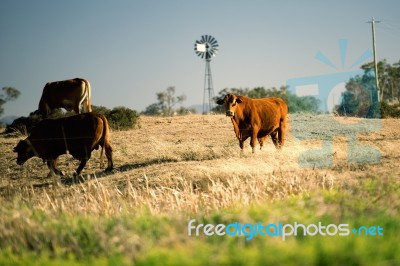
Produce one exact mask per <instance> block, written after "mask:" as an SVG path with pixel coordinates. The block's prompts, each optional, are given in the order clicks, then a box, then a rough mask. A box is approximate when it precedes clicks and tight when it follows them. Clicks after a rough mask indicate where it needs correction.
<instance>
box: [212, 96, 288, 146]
mask: <svg viewBox="0 0 400 266" xmlns="http://www.w3.org/2000/svg"><path fill="white" fill-rule="evenodd" d="M217 104H219V105H224V106H225V111H226V115H227V116H229V117H231V120H232V124H233V129H234V131H235V134H236V137H237V138H238V140H239V146H240V149H241V150H242V151H243V143H244V141H245V140H246V139H247V138H248V137H250V145H251V147H252V149H253V153H254V151H255V146H256V141H257V139H258V141H259V143H260V149H261V148H262V146H263V143H264V141H265V139H266V137H267V136H268V135H271V139H272V141H273V143H274V144H275V147H276V148H277V149H279V148H281V146H283V144H284V142H285V131H286V117H287V113H288V107H287V105H286V103H285V102H284V101H283V100H282V99H279V98H274V97H271V98H260V99H251V98H248V97H245V96H236V95H234V94H227V95H225V97H224V98H223V99H220V100H218V101H217Z"/></svg>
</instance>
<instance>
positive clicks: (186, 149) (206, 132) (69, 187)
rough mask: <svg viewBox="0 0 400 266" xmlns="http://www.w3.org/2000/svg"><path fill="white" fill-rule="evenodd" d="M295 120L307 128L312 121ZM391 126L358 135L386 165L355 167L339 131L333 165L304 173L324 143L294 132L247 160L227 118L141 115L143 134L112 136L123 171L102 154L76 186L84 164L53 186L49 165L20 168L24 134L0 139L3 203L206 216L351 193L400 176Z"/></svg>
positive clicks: (71, 165)
mask: <svg viewBox="0 0 400 266" xmlns="http://www.w3.org/2000/svg"><path fill="white" fill-rule="evenodd" d="M291 119H303V120H304V121H305V123H306V122H307V120H310V121H312V120H313V117H312V116H310V117H309V116H306V117H304V116H303V117H299V116H294V118H293V116H292V117H291ZM289 123H290V121H289ZM383 123H384V125H383V127H382V128H381V129H380V130H379V131H375V132H370V133H366V134H361V135H360V136H359V138H358V139H359V141H360V143H364V144H368V143H369V144H373V145H374V146H375V147H378V148H379V150H380V151H381V154H382V158H381V161H380V162H379V164H352V163H348V162H347V157H346V155H347V149H346V148H347V142H346V140H347V139H346V135H341V136H340V135H339V136H336V137H335V138H333V152H334V156H333V162H334V164H333V166H332V167H331V168H327V169H318V168H315V169H304V168H302V167H301V166H300V165H299V163H298V158H299V155H300V154H301V153H302V152H304V151H306V150H309V149H316V148H320V147H321V140H318V139H308V140H299V139H296V138H294V137H293V135H292V134H291V129H290V126H289V129H288V135H287V141H286V144H285V147H284V148H283V149H282V150H275V148H274V147H273V144H272V142H271V141H270V140H269V141H268V142H267V143H266V144H265V145H264V148H263V150H261V151H259V150H257V151H256V153H255V154H252V153H251V149H250V147H249V146H248V141H247V143H246V148H245V152H244V154H243V155H242V156H241V155H240V152H239V147H238V143H237V140H236V138H235V135H234V133H233V129H232V125H231V123H230V120H229V119H228V118H226V117H225V116H221V115H215V116H201V115H190V116H183V117H172V118H161V117H142V119H141V124H142V127H141V128H140V129H135V130H130V131H113V132H112V145H113V149H114V160H115V169H114V170H113V172H112V173H111V174H104V173H102V171H101V170H100V169H99V157H100V156H99V151H96V152H93V153H92V158H91V159H90V161H89V163H88V164H87V166H86V168H85V169H84V172H83V174H84V178H85V179H86V181H85V182H82V183H79V184H71V183H70V181H71V177H72V173H73V170H74V169H76V167H77V165H78V162H77V161H76V160H73V159H72V158H71V157H69V156H68V155H63V156H61V158H60V168H61V169H62V170H64V171H65V172H66V173H67V177H66V180H64V183H66V184H65V185H62V186H59V187H57V186H56V187H54V186H52V185H51V184H52V183H53V180H52V179H51V178H47V177H46V176H47V172H48V169H47V167H46V165H45V164H44V163H43V162H42V161H41V160H39V159H37V158H34V159H31V160H29V161H28V162H27V163H26V164H25V165H24V166H22V167H21V166H17V165H16V163H15V161H14V160H13V158H15V154H13V152H12V148H13V147H14V146H15V145H16V143H17V142H18V140H19V138H2V139H0V145H1V151H0V152H1V166H0V177H1V178H0V202H1V204H2V205H4V204H5V206H10V205H12V206H19V205H21V204H28V206H30V207H31V208H33V209H38V210H42V211H44V212H46V213H59V212H62V213H69V214H71V215H75V214H78V215H116V214H121V213H122V214H123V213H132V212H136V211H139V210H141V209H148V210H150V212H151V213H154V214H160V213H161V214H162V213H164V214H177V213H190V214H199V213H208V212H211V211H218V210H221V209H223V208H227V207H234V206H248V205H250V204H252V203H263V202H273V201H275V200H279V199H284V198H288V197H291V196H293V195H298V194H311V193H315V192H316V191H324V190H328V191H329V190H351V189H352V188H353V187H354V186H357V184H358V182H359V179H360V178H362V177H365V176H367V175H375V176H380V175H386V176H388V175H389V176H396V175H397V176H400V170H399V166H398V158H399V157H400V152H399V150H398V149H397V148H396V147H398V146H399V144H400V138H399V137H398V136H399V132H400V127H399V124H400V122H399V121H398V120H392V119H388V120H384V122H383ZM310 124H312V123H310ZM318 126H319V127H321V126H322V127H323V126H324V125H321V123H319V124H318ZM327 127H328V126H327ZM316 130H317V129H316ZM2 211H4V209H2Z"/></svg>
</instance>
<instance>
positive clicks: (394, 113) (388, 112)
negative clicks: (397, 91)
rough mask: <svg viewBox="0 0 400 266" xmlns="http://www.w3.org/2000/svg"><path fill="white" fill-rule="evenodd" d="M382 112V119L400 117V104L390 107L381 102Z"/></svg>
mask: <svg viewBox="0 0 400 266" xmlns="http://www.w3.org/2000/svg"><path fill="white" fill-rule="evenodd" d="M380 111H381V116H382V118H388V117H400V104H399V103H398V104H393V105H389V104H388V103H387V102H381V108H380Z"/></svg>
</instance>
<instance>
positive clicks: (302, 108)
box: [213, 86, 319, 113]
mask: <svg viewBox="0 0 400 266" xmlns="http://www.w3.org/2000/svg"><path fill="white" fill-rule="evenodd" d="M228 93H233V94H236V95H243V96H247V97H250V98H265V97H276V98H281V99H283V100H284V101H285V102H286V103H287V104H288V108H289V112H290V113H296V112H318V105H319V100H318V99H317V98H315V97H312V96H304V97H298V96H297V95H295V94H292V93H290V92H289V91H288V88H287V87H286V86H281V87H280V88H279V89H277V88H275V87H273V88H270V89H265V88H264V87H256V88H253V89H249V88H246V89H241V88H240V89H236V88H231V89H228V88H226V89H223V90H221V91H220V92H219V93H218V95H217V96H216V97H215V98H214V100H215V101H216V100H217V99H221V98H223V97H224V96H225V95H226V94H228ZM213 111H214V112H216V113H224V112H225V111H224V109H223V106H220V105H217V106H216V107H215V108H214V110H213Z"/></svg>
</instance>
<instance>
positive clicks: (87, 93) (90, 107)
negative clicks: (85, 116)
mask: <svg viewBox="0 0 400 266" xmlns="http://www.w3.org/2000/svg"><path fill="white" fill-rule="evenodd" d="M83 81H84V82H85V88H86V104H87V110H88V112H91V111H92V105H91V104H90V94H91V93H90V91H91V88H90V82H89V81H88V80H86V79H84V80H83Z"/></svg>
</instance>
